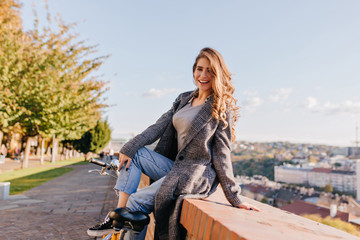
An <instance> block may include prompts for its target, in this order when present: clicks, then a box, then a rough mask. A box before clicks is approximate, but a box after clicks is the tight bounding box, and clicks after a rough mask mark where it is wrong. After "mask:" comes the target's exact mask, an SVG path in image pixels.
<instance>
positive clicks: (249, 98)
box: [240, 90, 263, 112]
mask: <svg viewBox="0 0 360 240" xmlns="http://www.w3.org/2000/svg"><path fill="white" fill-rule="evenodd" d="M243 95H244V96H245V99H244V100H243V101H242V103H241V105H240V108H241V111H244V112H254V111H255V110H256V108H257V107H259V106H261V104H263V100H262V99H261V98H260V97H259V96H258V91H247V90H245V91H243Z"/></svg>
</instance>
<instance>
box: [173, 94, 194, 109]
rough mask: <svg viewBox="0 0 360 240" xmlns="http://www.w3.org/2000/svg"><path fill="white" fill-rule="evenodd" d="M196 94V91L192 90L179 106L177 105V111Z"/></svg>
mask: <svg viewBox="0 0 360 240" xmlns="http://www.w3.org/2000/svg"><path fill="white" fill-rule="evenodd" d="M193 96H194V92H192V93H191V94H189V96H187V97H185V98H184V99H183V100H182V101H181V102H180V104H179V106H178V107H177V109H176V111H175V112H177V111H179V110H180V109H182V108H183V107H184V106H185V105H186V104H187V103H188V102H189V101H190V99H191V98H192V97H193Z"/></svg>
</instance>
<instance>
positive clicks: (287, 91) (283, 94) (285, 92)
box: [270, 88, 293, 104]
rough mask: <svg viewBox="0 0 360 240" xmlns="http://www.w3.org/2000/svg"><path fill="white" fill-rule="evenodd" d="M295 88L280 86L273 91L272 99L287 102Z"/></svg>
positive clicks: (282, 102)
mask: <svg viewBox="0 0 360 240" xmlns="http://www.w3.org/2000/svg"><path fill="white" fill-rule="evenodd" d="M292 91H293V89H292V88H279V89H276V90H274V91H273V94H271V95H270V100H271V101H273V102H278V103H281V104H287V103H288V102H287V100H288V99H289V97H290V95H291V93H292Z"/></svg>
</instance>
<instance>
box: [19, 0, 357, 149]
mask: <svg viewBox="0 0 360 240" xmlns="http://www.w3.org/2000/svg"><path fill="white" fill-rule="evenodd" d="M33 2H35V3H36V6H37V7H36V9H37V11H38V14H39V17H40V20H41V21H42V22H45V21H46V20H45V19H46V17H45V14H44V4H43V1H42V0H36V1H28V2H23V7H22V13H23V14H22V16H23V25H24V28H25V29H31V28H32V26H33V15H32V6H31V5H32V3H33ZM48 4H49V10H50V13H51V14H52V15H53V16H55V15H56V14H57V13H59V14H60V15H61V16H62V17H63V19H64V20H65V22H67V23H72V22H77V23H78V24H77V26H76V27H75V29H74V32H75V33H78V34H79V39H88V44H90V45H93V44H99V47H98V48H99V52H98V55H108V54H110V55H111V56H110V58H109V59H108V60H107V61H106V62H105V64H104V65H103V66H102V67H101V69H100V70H99V71H98V73H97V75H103V76H102V79H104V80H106V81H109V84H108V87H109V88H110V90H109V91H108V93H107V94H106V96H107V98H108V100H107V103H108V104H109V105H113V106H112V107H110V108H108V109H107V110H106V112H105V114H104V117H105V118H108V120H109V123H110V125H111V127H112V129H113V135H112V137H113V138H120V137H130V136H132V134H137V133H140V132H141V131H142V130H144V129H145V128H146V127H147V126H149V125H151V124H152V123H154V122H155V121H156V120H157V118H158V117H160V115H161V114H162V113H164V112H165V111H167V110H168V109H169V108H170V107H171V104H172V102H173V100H174V99H175V98H176V97H177V95H178V94H179V93H181V92H183V91H189V90H193V89H194V88H195V85H194V83H193V80H192V73H191V67H192V64H193V61H194V59H195V57H196V55H197V54H198V52H199V50H200V49H201V48H203V47H206V46H210V47H213V48H215V49H217V50H218V51H219V52H220V53H221V54H222V55H223V57H224V58H225V61H226V63H227V65H228V67H229V69H230V71H231V72H232V73H233V80H232V81H233V84H234V86H235V89H236V90H235V97H236V98H237V99H238V105H239V106H240V108H241V117H240V119H239V121H238V122H237V124H236V133H237V140H246V141H252V142H254V141H289V142H297V143H313V144H327V145H336V146H354V145H355V138H356V131H355V128H356V125H357V124H359V122H360V96H359V89H360V81H359V77H360V68H359V67H358V63H359V62H360V41H359V40H360V32H359V31H356V29H358V27H359V26H360V16H359V14H358V11H357V9H359V7H360V2H358V1H354V0H353V1H346V2H344V1H334V0H330V1H328V0H319V1H316V2H314V1H301V2H293V1H285V0H282V1H280V0H275V1H271V2H270V1H264V0H263V1H256V2H252V1H226V2H221V3H220V2H217V1H196V2H192V1H182V2H181V3H180V2H179V3H175V2H169V1H151V2H148V1H140V2H130V1H115V0H112V1H107V2H106V3H104V2H102V3H99V2H98V1H95V0H88V1H69V0H63V1H54V0H48Z"/></svg>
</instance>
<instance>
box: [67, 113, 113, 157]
mask: <svg viewBox="0 0 360 240" xmlns="http://www.w3.org/2000/svg"><path fill="white" fill-rule="evenodd" d="M110 139H111V129H110V126H109V124H108V122H107V120H105V121H101V120H100V121H98V122H97V124H96V126H95V127H94V128H93V129H91V130H89V131H87V132H86V133H84V135H83V136H82V137H81V138H80V139H79V140H73V141H66V143H69V144H70V145H72V146H73V147H74V148H75V149H76V150H79V151H80V152H82V153H84V154H87V153H89V152H94V153H98V152H99V151H100V150H102V149H103V148H104V147H105V146H106V144H108V143H109V141H110Z"/></svg>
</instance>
